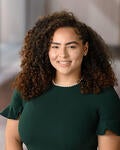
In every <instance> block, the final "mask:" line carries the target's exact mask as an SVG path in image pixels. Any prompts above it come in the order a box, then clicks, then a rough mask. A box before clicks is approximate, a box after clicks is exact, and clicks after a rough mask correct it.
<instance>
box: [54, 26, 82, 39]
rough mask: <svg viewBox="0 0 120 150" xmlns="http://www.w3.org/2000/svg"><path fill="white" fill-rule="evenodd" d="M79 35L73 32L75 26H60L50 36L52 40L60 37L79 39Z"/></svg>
mask: <svg viewBox="0 0 120 150" xmlns="http://www.w3.org/2000/svg"><path fill="white" fill-rule="evenodd" d="M79 37H80V36H79V35H78V34H77V33H76V32H75V28H73V27H61V28H58V29H57V30H56V31H55V32H54V34H53V37H52V40H60V39H61V40H62V39H66V40H72V39H74V40H75V39H76V40H79Z"/></svg>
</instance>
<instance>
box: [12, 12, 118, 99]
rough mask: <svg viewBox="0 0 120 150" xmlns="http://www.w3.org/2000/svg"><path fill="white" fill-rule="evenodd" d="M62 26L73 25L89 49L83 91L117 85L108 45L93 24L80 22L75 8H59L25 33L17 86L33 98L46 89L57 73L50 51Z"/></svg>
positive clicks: (28, 96)
mask: <svg viewBox="0 0 120 150" xmlns="http://www.w3.org/2000/svg"><path fill="white" fill-rule="evenodd" d="M60 27H73V28H74V29H76V30H77V34H79V36H80V38H81V39H82V42H83V44H85V43H86V42H88V44H89V49H88V53H87V55H86V56H85V57H84V58H83V62H82V69H81V71H82V72H81V73H82V81H81V83H80V90H81V93H83V94H85V93H99V92H100V91H101V89H103V88H106V87H108V86H114V85H115V83H116V78H115V75H114V72H113V70H112V68H111V64H110V57H109V55H108V54H107V52H108V46H107V45H106V44H105V42H104V40H103V39H102V38H101V36H100V35H98V34H97V33H96V32H95V31H94V30H93V29H92V28H91V27H89V26H87V25H86V24H84V23H82V22H80V21H79V20H78V19H77V18H76V17H75V16H74V15H73V13H71V12H66V11H62V12H55V13H53V14H52V15H48V16H44V17H41V18H39V19H38V21H37V22H36V24H35V26H34V27H33V28H32V29H30V30H29V31H28V33H27V35H26V37H25V40H24V45H23V47H22V50H21V58H22V61H21V71H20V72H19V74H18V75H17V77H16V80H15V82H14V87H15V88H16V89H17V90H18V91H20V92H21V95H22V96H23V98H24V99H26V100H30V99H31V98H33V97H36V96H38V95H41V94H42V93H43V92H44V91H46V90H47V89H48V88H49V87H50V85H51V83H52V79H53V78H54V76H55V69H54V68H53V67H52V65H51V63H50V60H49V57H48V51H49V46H50V41H51V38H52V36H53V34H54V32H55V31H56V29H58V28H60Z"/></svg>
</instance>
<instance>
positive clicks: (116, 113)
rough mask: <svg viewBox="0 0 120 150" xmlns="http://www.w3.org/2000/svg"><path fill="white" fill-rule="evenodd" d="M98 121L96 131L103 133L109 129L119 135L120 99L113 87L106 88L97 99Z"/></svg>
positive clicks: (99, 133)
mask: <svg viewBox="0 0 120 150" xmlns="http://www.w3.org/2000/svg"><path fill="white" fill-rule="evenodd" d="M98 114H99V123H98V127H97V131H96V133H97V134H98V135H103V134H105V131H106V130H111V131H112V132H114V133H116V134H117V135H119V136H120V99H119V97H118V95H117V94H116V92H115V90H114V89H113V88H108V89H106V90H105V91H104V92H103V94H102V95H101V100H100V101H99V110H98Z"/></svg>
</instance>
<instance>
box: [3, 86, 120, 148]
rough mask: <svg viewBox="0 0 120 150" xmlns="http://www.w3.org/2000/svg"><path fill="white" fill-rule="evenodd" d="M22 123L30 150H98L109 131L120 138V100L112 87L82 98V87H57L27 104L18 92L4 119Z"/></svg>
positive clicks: (20, 124) (22, 135)
mask: <svg viewBox="0 0 120 150" xmlns="http://www.w3.org/2000/svg"><path fill="white" fill-rule="evenodd" d="M19 114H21V115H20V120H19V134H20V137H21V140H22V141H23V142H24V143H25V145H26V146H27V148H28V149H29V150H97V145H98V141H97V135H103V134H105V131H106V129H109V130H112V131H113V132H115V133H116V134H117V135H119V136H120V100H119V97H118V95H117V94H116V92H115V90H114V89H113V88H112V87H109V88H106V89H104V90H103V91H102V92H101V93H100V94H96V95H94V94H81V93H80V87H79V85H75V86H72V87H59V86H55V85H53V86H52V87H51V88H50V89H49V90H48V91H47V92H45V93H44V94H42V95H41V96H39V97H36V98H34V99H31V100H30V101H28V102H26V101H24V100H23V99H22V98H21V95H20V93H18V92H17V91H14V94H13V97H12V101H11V103H10V105H9V106H8V107H7V108H6V109H4V110H3V111H2V112H1V115H3V116H5V117H7V118H10V119H17V118H18V116H19Z"/></svg>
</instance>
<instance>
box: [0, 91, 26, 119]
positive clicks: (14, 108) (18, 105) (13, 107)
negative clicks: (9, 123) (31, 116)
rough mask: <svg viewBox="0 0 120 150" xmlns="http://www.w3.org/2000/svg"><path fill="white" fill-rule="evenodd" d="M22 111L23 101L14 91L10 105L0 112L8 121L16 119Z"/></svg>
mask: <svg viewBox="0 0 120 150" xmlns="http://www.w3.org/2000/svg"><path fill="white" fill-rule="evenodd" d="M22 110H23V101H22V98H21V95H20V93H19V92H18V91H16V90H14V92H13V95H12V99H11V102H10V104H9V105H8V106H7V107H6V108H5V109H3V110H2V111H1V112H0V115H2V116H4V117H6V118H8V119H18V117H19V115H20V114H21V112H22Z"/></svg>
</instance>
